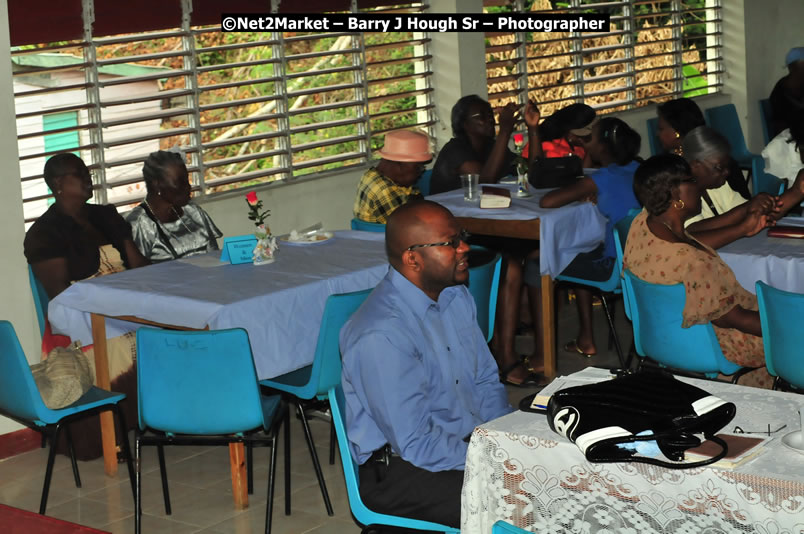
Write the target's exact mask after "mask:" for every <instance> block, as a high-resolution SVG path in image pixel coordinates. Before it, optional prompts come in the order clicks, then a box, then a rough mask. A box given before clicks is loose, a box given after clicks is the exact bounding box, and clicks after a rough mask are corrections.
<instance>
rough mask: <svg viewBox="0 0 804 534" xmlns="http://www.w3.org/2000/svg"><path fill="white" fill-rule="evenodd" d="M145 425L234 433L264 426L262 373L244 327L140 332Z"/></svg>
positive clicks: (139, 387) (141, 411) (140, 400)
mask: <svg viewBox="0 0 804 534" xmlns="http://www.w3.org/2000/svg"><path fill="white" fill-rule="evenodd" d="M137 405H138V408H139V409H138V413H139V425H140V429H143V430H144V429H146V428H151V429H153V430H159V431H162V432H171V433H174V434H195V435H212V434H234V433H237V432H242V431H246V430H253V429H255V428H258V427H260V426H262V427H263V428H265V429H266V430H267V429H268V428H269V425H270V424H271V421H264V420H263V411H262V406H261V403H260V392H259V388H258V385H257V373H256V371H255V370H254V360H253V359H252V356H251V346H250V344H249V340H248V334H247V333H246V331H245V330H243V329H242V328H233V329H230V330H204V331H196V332H184V331H177V330H159V329H156V328H140V329H139V330H137Z"/></svg>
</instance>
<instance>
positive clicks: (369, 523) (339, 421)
mask: <svg viewBox="0 0 804 534" xmlns="http://www.w3.org/2000/svg"><path fill="white" fill-rule="evenodd" d="M328 396H329V405H330V408H331V410H332V422H333V423H334V424H335V433H336V434H337V436H338V448H339V449H340V451H341V463H342V464H343V477H344V479H346V494H347V496H348V498H349V508H351V510H352V516H354V518H355V520H356V521H357V522H358V523H359V524H361V525H363V526H364V528H363V533H364V534H365V533H366V532H368V531H369V530H370V527H373V526H379V525H382V526H389V527H401V528H409V529H414V530H430V531H436V532H445V533H454V534H457V533H458V532H459V530H457V529H454V528H451V527H447V526H444V525H439V524H438V523H430V522H429V521H421V520H419V519H409V518H406V517H400V516H395V515H387V514H380V513H377V512H374V511H372V510H369V509H368V508H367V507H366V505H365V504H363V499H361V498H360V490H359V487H360V476H359V475H358V470H357V469H358V465H357V463H356V462H355V461H354V459H353V458H352V453H351V450H352V449H351V447H350V445H349V437H348V435H347V433H346V423H345V422H344V417H345V415H344V409H345V402H344V397H343V389H342V388H341V385H340V384H338V385H336V386H334V387H332V388H330V390H329V392H328Z"/></svg>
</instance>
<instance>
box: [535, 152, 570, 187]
mask: <svg viewBox="0 0 804 534" xmlns="http://www.w3.org/2000/svg"><path fill="white" fill-rule="evenodd" d="M580 176H583V161H581V158H579V157H578V156H566V157H563V158H538V159H537V160H536V161H535V162H534V163H532V164H531V165H530V168H529V169H528V182H529V183H530V185H531V186H532V187H533V188H535V189H547V188H554V187H563V186H565V185H567V184H570V183H572V182H574V181H575V180H577V179H578V178H579V177H580Z"/></svg>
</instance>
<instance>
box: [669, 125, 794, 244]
mask: <svg viewBox="0 0 804 534" xmlns="http://www.w3.org/2000/svg"><path fill="white" fill-rule="evenodd" d="M682 146H683V148H684V159H686V160H687V162H688V163H689V165H690V168H691V169H692V175H693V176H694V177H695V179H696V181H697V184H698V188H699V190H700V192H701V196H702V204H701V212H700V213H699V214H697V215H695V216H693V217H690V219H688V220H687V222H686V224H687V230H688V231H689V232H690V233H691V234H693V235H695V237H696V238H697V239H698V240H700V241H702V242H704V243H706V244H707V245H709V246H710V247H712V248H715V249H717V248H720V247H722V246H724V245H727V244H728V243H731V242H732V241H734V240H736V239H739V238H740V237H743V233H742V231H741V228H740V225H741V223H742V222H743V221H744V220H745V219H746V217H748V216H749V214H750V213H751V212H759V214H760V215H767V216H768V217H769V218H770V219H771V220H774V221H775V220H776V219H778V218H780V217H781V216H782V215H784V214H785V213H787V211H789V210H790V208H792V207H793V206H797V205H798V204H800V203H801V201H802V200H804V187H802V186H804V182H802V180H798V181H797V183H794V185H793V187H791V188H790V189H788V190H787V191H785V192H784V193H783V194H782V195H780V196H772V195H768V194H766V193H760V194H758V195H756V196H755V197H753V198H751V200H748V201H746V200H745V199H744V198H742V197H741V196H740V195H738V194H737V193H735V192H734V191H733V190H732V189H731V188H730V187H729V185H728V183H726V176H727V174H728V164H729V163H728V162H729V143H728V141H726V139H725V138H724V137H723V136H722V135H720V134H719V133H718V132H716V131H715V130H713V129H711V128H708V127H706V126H699V127H698V128H695V129H693V130H692V131H690V132H689V133H688V134H687V135H686V136H685V137H684V142H683V143H682Z"/></svg>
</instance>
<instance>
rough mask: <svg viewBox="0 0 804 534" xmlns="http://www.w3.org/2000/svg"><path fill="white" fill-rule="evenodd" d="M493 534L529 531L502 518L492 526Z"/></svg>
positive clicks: (514, 533)
mask: <svg viewBox="0 0 804 534" xmlns="http://www.w3.org/2000/svg"><path fill="white" fill-rule="evenodd" d="M491 534H528V531H527V530H524V529H521V528H519V527H515V526H514V525H512V524H511V523H506V522H505V521H503V520H502V519H500V520H499V521H497V522H496V523H494V524H493V525H492V526H491Z"/></svg>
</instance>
